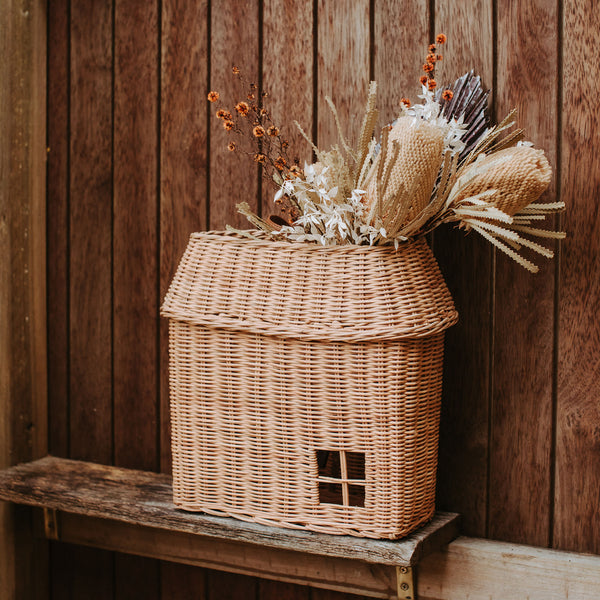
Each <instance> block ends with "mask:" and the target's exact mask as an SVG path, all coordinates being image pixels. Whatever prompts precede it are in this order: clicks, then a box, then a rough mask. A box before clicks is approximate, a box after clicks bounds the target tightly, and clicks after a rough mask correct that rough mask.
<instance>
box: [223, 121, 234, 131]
mask: <svg viewBox="0 0 600 600" xmlns="http://www.w3.org/2000/svg"><path fill="white" fill-rule="evenodd" d="M223 127H224V129H225V130H226V131H231V130H232V129H233V128H234V127H235V123H234V122H233V121H231V120H229V119H226V120H225V121H223Z"/></svg>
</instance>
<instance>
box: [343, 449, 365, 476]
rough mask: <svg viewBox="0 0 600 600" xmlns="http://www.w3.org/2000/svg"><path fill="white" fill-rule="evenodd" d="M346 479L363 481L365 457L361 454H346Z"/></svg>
mask: <svg viewBox="0 0 600 600" xmlns="http://www.w3.org/2000/svg"><path fill="white" fill-rule="evenodd" d="M346 466H347V469H348V479H361V480H363V481H364V479H365V455H364V453H363V452H346Z"/></svg>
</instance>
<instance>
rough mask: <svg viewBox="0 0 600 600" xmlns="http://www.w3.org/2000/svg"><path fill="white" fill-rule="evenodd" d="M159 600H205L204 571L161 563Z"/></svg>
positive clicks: (197, 568)
mask: <svg viewBox="0 0 600 600" xmlns="http://www.w3.org/2000/svg"><path fill="white" fill-rule="evenodd" d="M160 565H161V578H160V583H161V596H160V598H161V600H191V599H192V598H193V600H206V595H205V593H204V592H205V588H206V570H205V569H201V568H199V567H189V566H187V565H178V564H175V563H167V562H161V563H160Z"/></svg>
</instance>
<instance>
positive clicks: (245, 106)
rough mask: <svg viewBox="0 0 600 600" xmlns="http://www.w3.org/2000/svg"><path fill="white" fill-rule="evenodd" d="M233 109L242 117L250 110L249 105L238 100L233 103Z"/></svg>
mask: <svg viewBox="0 0 600 600" xmlns="http://www.w3.org/2000/svg"><path fill="white" fill-rule="evenodd" d="M235 110H237V111H238V112H239V113H240V115H242V117H245V116H247V115H248V113H249V112H250V107H249V106H248V103H247V102H243V101H242V102H238V103H237V104H236V105H235Z"/></svg>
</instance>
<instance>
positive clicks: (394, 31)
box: [372, 0, 430, 127]
mask: <svg viewBox="0 0 600 600" xmlns="http://www.w3.org/2000/svg"><path fill="white" fill-rule="evenodd" d="M429 4H430V3H429V2H427V1H426V0H406V1H404V2H396V1H395V0H383V1H382V0H378V1H377V2H375V3H374V7H375V14H374V19H375V22H374V32H375V36H374V39H373V41H372V46H373V50H372V52H373V55H374V58H373V62H374V74H373V78H374V79H375V80H376V81H377V92H378V106H379V111H380V118H379V125H380V127H382V126H383V125H385V124H387V123H390V122H391V121H392V120H393V119H395V118H396V117H397V116H398V113H399V108H400V99H401V98H404V97H406V98H409V99H410V100H411V101H412V102H417V101H418V98H417V96H418V95H419V94H420V93H421V84H420V83H419V77H420V76H421V75H422V74H423V71H422V70H421V67H422V65H423V60H424V57H425V55H426V54H427V47H428V45H429V43H430V39H429ZM408 15H410V16H408ZM407 16H408V18H407Z"/></svg>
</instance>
